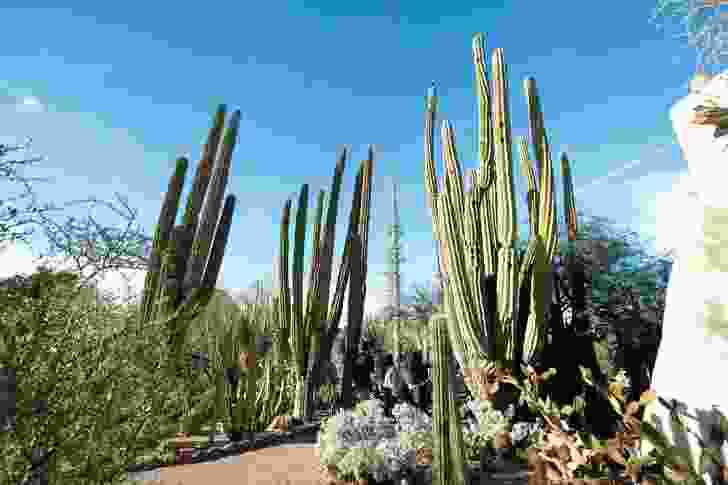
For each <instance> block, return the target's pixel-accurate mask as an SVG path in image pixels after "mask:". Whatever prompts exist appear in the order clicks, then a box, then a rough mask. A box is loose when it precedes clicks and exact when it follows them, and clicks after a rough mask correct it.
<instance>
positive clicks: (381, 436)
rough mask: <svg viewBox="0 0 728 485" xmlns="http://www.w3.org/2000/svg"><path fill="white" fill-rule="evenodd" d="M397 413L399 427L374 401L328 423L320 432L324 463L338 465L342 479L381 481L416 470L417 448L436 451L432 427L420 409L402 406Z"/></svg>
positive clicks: (335, 417) (339, 476)
mask: <svg viewBox="0 0 728 485" xmlns="http://www.w3.org/2000/svg"><path fill="white" fill-rule="evenodd" d="M380 410H381V412H380ZM396 414H397V415H398V416H400V417H401V418H402V423H398V424H397V425H395V422H394V420H393V419H391V418H387V417H385V416H384V414H383V409H382V408H381V407H380V406H379V405H378V402H377V401H376V400H371V401H367V402H365V403H360V404H359V405H357V407H356V408H355V409H354V410H353V411H352V410H343V411H340V412H339V413H338V414H337V415H336V416H332V417H331V418H328V419H326V420H324V421H323V422H322V424H321V432H320V433H319V447H320V456H321V462H322V463H324V464H327V465H336V467H337V470H338V473H340V475H338V478H339V479H342V480H346V479H359V478H363V476H364V474H365V473H370V474H371V475H372V476H373V477H374V479H375V480H378V481H380V480H387V479H390V478H395V477H396V476H398V475H399V474H401V473H408V472H410V471H412V470H413V469H414V468H415V464H416V459H417V448H420V447H421V448H428V447H429V448H432V441H433V440H432V431H431V430H432V425H431V422H430V420H429V417H428V416H427V415H426V414H424V413H422V412H421V411H419V410H418V409H416V408H411V409H410V407H407V406H398V407H397V413H396ZM398 431H399V434H398V433H397V432H398ZM401 439H403V441H404V442H402V441H401Z"/></svg>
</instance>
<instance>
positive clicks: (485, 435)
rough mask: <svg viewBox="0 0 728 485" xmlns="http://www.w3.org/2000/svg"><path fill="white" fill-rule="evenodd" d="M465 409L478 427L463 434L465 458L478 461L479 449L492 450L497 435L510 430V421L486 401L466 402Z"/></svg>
mask: <svg viewBox="0 0 728 485" xmlns="http://www.w3.org/2000/svg"><path fill="white" fill-rule="evenodd" d="M465 408H466V409H468V410H470V411H471V412H472V413H473V414H475V417H476V419H477V422H478V425H477V426H476V427H473V428H471V429H470V430H469V431H466V432H464V433H463V441H464V442H465V447H466V451H467V453H466V456H467V457H468V459H470V460H475V461H478V460H480V449H481V448H492V447H493V446H494V440H495V437H496V435H497V434H499V433H506V432H509V431H510V430H511V420H510V418H509V417H508V416H506V415H505V414H503V413H502V412H500V411H498V410H497V409H494V408H493V404H492V403H491V402H490V401H488V400H485V399H484V400H481V401H478V400H474V401H468V402H467V403H466V404H465Z"/></svg>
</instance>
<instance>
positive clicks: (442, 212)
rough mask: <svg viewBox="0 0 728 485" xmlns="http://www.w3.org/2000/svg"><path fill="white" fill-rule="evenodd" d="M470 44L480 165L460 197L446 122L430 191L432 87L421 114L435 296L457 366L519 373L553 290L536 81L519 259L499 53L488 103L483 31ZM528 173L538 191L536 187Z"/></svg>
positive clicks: (552, 228)
mask: <svg viewBox="0 0 728 485" xmlns="http://www.w3.org/2000/svg"><path fill="white" fill-rule="evenodd" d="M472 47H473V61H474V64H475V74H476V91H477V95H478V109H479V130H478V132H479V137H480V139H479V145H478V146H479V150H478V158H479V162H480V164H479V167H478V169H476V170H468V171H465V172H466V173H465V175H466V176H467V177H468V179H469V180H470V184H469V185H470V188H469V190H467V191H466V190H465V188H464V180H463V175H464V174H463V169H462V168H461V166H460V162H459V161H458V155H457V152H456V150H455V134H454V131H453V129H452V126H451V124H450V123H449V122H448V121H447V120H445V121H443V123H442V129H441V138H442V145H443V148H442V151H443V159H444V163H445V175H444V177H443V190H442V192H441V193H440V192H438V187H437V184H436V177H435V168H434V157H433V155H432V151H433V150H432V138H433V132H434V126H433V125H434V114H435V107H436V99H435V97H434V90H433V89H432V88H431V90H430V92H429V93H428V97H427V103H426V114H425V129H426V140H425V159H426V160H425V182H426V184H425V185H426V188H427V192H428V200H432V220H433V226H434V227H433V231H434V233H435V239H436V240H438V242H439V245H440V248H439V249H440V252H441V254H442V259H443V264H442V266H443V270H444V272H445V273H446V275H447V281H448V285H447V288H446V290H445V292H444V295H443V296H444V301H445V303H446V305H445V309H446V313H447V316H448V319H447V321H448V328H447V330H448V337H449V339H450V342H451V343H452V347H453V350H454V352H455V356H456V358H457V360H458V363H459V365H460V366H461V367H462V368H464V369H468V368H482V367H486V368H488V367H493V366H495V367H500V366H504V365H509V367H511V368H512V371H513V372H514V373H519V372H520V371H521V368H520V366H521V364H522V363H530V362H532V361H533V360H534V358H536V356H538V355H539V354H540V353H541V352H542V350H543V346H544V343H545V324H546V323H545V322H546V321H547V320H546V317H547V311H548V307H547V303H550V295H551V293H552V286H553V285H552V281H551V280H552V275H551V264H550V262H551V258H552V257H553V254H554V252H555V250H556V243H557V240H556V235H557V226H556V213H555V206H554V200H553V169H552V163H551V157H550V154H549V145H548V139H547V136H546V132H545V129H544V126H543V125H544V124H543V115H542V113H541V107H540V102H539V97H538V94H537V91H536V84H535V81H534V80H533V79H532V78H529V79H527V80H526V82H525V88H526V97H527V100H528V106H529V123H530V124H529V126H530V135H531V141H532V144H533V150H534V153H535V160H536V168H537V172H536V173H534V171H533V168H532V166H531V164H530V162H529V161H528V160H529V154H528V143H527V142H526V141H525V140H522V141H520V145H519V148H520V150H519V152H520V158H521V167H522V169H523V171H524V172H525V175H526V178H527V179H528V181H529V190H528V200H529V203H528V207H529V226H530V234H529V241H528V246H527V250H526V252H525V254H523V255H522V257H521V254H520V253H519V252H518V251H517V250H516V247H517V243H518V241H517V231H516V228H517V225H516V222H517V219H516V212H515V192H514V185H513V154H512V153H511V152H512V150H511V146H512V141H511V125H510V109H509V106H508V94H509V89H508V79H507V68H506V63H505V60H504V56H503V50H502V49H495V50H494V51H493V56H492V72H493V85H492V92H493V96H492V98H491V86H490V82H489V80H488V77H487V73H486V69H485V60H484V57H485V56H484V52H483V38H482V35H480V34H477V35H476V36H474V38H473V45H472ZM564 167H566V170H567V173H568V160H566V159H564V160H563V162H562V171H563V170H564ZM537 176H538V177H539V187H536V186H535V181H536V177H537ZM567 190H568V188H567ZM571 197H572V198H573V191H571ZM491 275H493V276H494V277H495V282H493V281H492V280H491ZM493 286H495V288H493ZM494 291H495V293H496V295H493V294H492V293H493V292H494ZM493 303H495V304H493ZM494 313H495V314H494ZM524 327H525V328H524ZM506 363H507V364H506ZM469 385H471V384H469ZM472 390H473V391H476V389H475V388H473V389H472Z"/></svg>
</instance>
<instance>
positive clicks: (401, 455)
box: [377, 438, 417, 478]
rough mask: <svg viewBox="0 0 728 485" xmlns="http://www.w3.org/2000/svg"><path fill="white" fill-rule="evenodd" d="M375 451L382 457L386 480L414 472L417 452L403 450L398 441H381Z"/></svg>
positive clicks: (409, 449) (410, 449)
mask: <svg viewBox="0 0 728 485" xmlns="http://www.w3.org/2000/svg"><path fill="white" fill-rule="evenodd" d="M377 449H378V450H380V451H381V452H382V454H383V456H384V470H383V471H384V473H385V475H387V478H393V477H394V475H397V474H399V473H403V472H405V473H406V472H407V471H411V470H414V468H415V464H416V461H417V452H416V451H415V450H414V449H412V448H403V447H402V446H401V445H400V442H399V440H398V439H396V438H394V439H386V440H382V441H381V442H380V443H379V444H378V445H377Z"/></svg>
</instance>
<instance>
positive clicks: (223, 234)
mask: <svg viewBox="0 0 728 485" xmlns="http://www.w3.org/2000/svg"><path fill="white" fill-rule="evenodd" d="M234 211H235V196H234V195H228V196H227V197H226V198H225V205H224V206H223V209H222V214H220V220H219V221H218V223H217V228H216V229H215V236H214V239H213V243H212V248H211V250H210V258H209V259H208V261H207V265H206V267H205V273H204V275H203V277H202V287H203V288H214V287H215V284H216V283H217V279H218V277H219V276H220V267H221V266H222V258H223V256H224V255H225V247H226V246H227V242H228V236H229V235H230V227H231V226H232V218H233V212H234Z"/></svg>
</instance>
